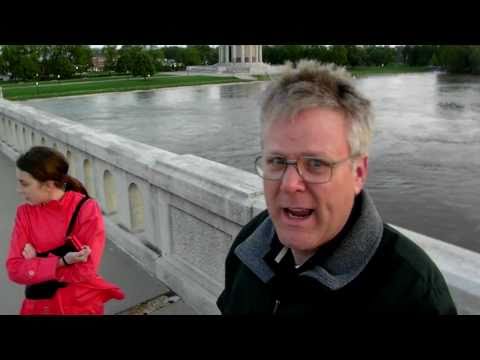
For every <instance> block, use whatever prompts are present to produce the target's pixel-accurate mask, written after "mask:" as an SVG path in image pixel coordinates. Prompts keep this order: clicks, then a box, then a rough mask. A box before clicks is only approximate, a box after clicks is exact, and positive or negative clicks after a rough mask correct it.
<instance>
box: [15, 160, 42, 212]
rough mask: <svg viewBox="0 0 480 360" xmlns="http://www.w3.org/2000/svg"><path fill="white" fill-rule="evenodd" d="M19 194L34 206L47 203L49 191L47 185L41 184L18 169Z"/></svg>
mask: <svg viewBox="0 0 480 360" xmlns="http://www.w3.org/2000/svg"><path fill="white" fill-rule="evenodd" d="M16 175H17V181H18V184H17V192H18V193H19V194H20V195H22V196H23V197H24V198H25V201H27V202H28V203H30V204H32V205H37V204H41V203H44V202H47V201H48V199H49V191H48V186H47V184H46V183H41V182H39V181H38V180H36V179H35V178H34V177H32V175H30V174H29V173H28V172H26V171H22V170H19V169H17V171H16Z"/></svg>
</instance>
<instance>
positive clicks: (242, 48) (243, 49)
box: [240, 45, 245, 64]
mask: <svg viewBox="0 0 480 360" xmlns="http://www.w3.org/2000/svg"><path fill="white" fill-rule="evenodd" d="M240 46H241V48H240V53H241V54H242V61H241V62H242V64H243V63H245V45H240Z"/></svg>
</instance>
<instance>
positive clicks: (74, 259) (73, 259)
mask: <svg viewBox="0 0 480 360" xmlns="http://www.w3.org/2000/svg"><path fill="white" fill-rule="evenodd" d="M91 252H92V250H91V249H90V247H89V246H88V245H83V246H82V250H80V251H72V252H69V253H66V254H65V256H64V257H63V258H64V259H65V260H66V261H67V263H68V264H65V265H72V264H75V263H79V262H87V260H88V256H89V255H90V253H91Z"/></svg>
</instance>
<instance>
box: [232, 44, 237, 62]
mask: <svg viewBox="0 0 480 360" xmlns="http://www.w3.org/2000/svg"><path fill="white" fill-rule="evenodd" d="M232 59H233V61H232V62H233V63H234V64H235V63H236V62H237V45H232Z"/></svg>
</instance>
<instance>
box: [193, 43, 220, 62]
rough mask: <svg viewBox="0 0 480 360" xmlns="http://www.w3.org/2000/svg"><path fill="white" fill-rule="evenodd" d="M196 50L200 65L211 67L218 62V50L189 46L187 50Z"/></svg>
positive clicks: (203, 46) (207, 46)
mask: <svg viewBox="0 0 480 360" xmlns="http://www.w3.org/2000/svg"><path fill="white" fill-rule="evenodd" d="M189 48H190V49H196V50H197V52H198V55H199V56H200V64H202V65H211V64H215V63H216V62H218V50H217V49H213V48H211V47H210V46H209V45H189V46H187V49H189Z"/></svg>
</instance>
